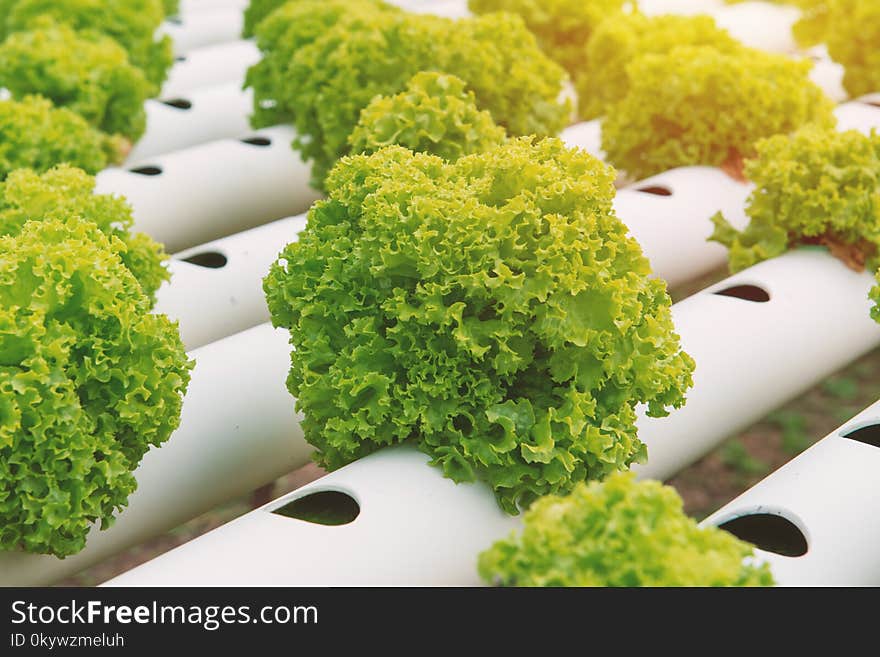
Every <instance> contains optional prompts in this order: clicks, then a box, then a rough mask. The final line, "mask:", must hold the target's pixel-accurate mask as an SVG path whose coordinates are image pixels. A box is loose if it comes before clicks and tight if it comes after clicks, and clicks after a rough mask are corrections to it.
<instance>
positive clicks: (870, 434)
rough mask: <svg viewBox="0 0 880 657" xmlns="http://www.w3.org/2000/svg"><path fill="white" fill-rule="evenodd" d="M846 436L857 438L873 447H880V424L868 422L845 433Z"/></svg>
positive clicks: (858, 440)
mask: <svg viewBox="0 0 880 657" xmlns="http://www.w3.org/2000/svg"><path fill="white" fill-rule="evenodd" d="M843 437H844V438H849V439H850V440H855V441H857V442H860V443H864V444H866V445H870V446H871V447H880V424H868V425H866V426H864V427H859V428H858V429H853V430H852V431H848V432H847V433H845V434H843Z"/></svg>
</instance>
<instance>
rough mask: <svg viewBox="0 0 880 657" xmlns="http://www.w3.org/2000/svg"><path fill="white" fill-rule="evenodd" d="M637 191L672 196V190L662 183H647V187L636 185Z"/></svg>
mask: <svg viewBox="0 0 880 657" xmlns="http://www.w3.org/2000/svg"><path fill="white" fill-rule="evenodd" d="M636 191H637V192H643V193H645V194H653V195H654V196H672V190H671V189H669V188H668V187H664V186H663V185H648V186H647V187H638V188H637V189H636Z"/></svg>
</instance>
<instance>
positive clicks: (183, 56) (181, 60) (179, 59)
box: [174, 55, 186, 64]
mask: <svg viewBox="0 0 880 657" xmlns="http://www.w3.org/2000/svg"><path fill="white" fill-rule="evenodd" d="M174 61H175V62H177V63H178V64H179V63H180V62H185V61H186V55H178V56H177V57H175V58H174Z"/></svg>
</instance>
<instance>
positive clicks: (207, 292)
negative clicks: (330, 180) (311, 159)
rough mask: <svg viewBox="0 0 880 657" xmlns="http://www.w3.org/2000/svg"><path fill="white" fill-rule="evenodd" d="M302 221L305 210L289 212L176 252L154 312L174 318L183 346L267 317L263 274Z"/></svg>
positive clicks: (190, 346)
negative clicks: (278, 219)
mask: <svg viewBox="0 0 880 657" xmlns="http://www.w3.org/2000/svg"><path fill="white" fill-rule="evenodd" d="M305 223H306V218H305V215H298V216H295V217H289V218H287V219H281V220H280V221H273V222H272V223H269V224H266V225H265V226H260V227H258V228H253V229H251V230H249V231H246V232H244V233H238V234H237V235H232V236H230V237H225V238H222V239H219V240H216V241H214V242H209V243H207V244H203V245H201V246H199V247H196V248H193V249H189V250H187V251H183V252H181V253H178V254H176V255H175V256H174V257H173V258H172V260H171V262H170V263H169V268H170V270H171V274H172V275H171V281H170V283H165V284H164V285H163V286H162V287H161V288H160V289H159V291H158V293H157V295H156V296H157V302H156V308H155V312H158V313H163V314H166V315H168V316H169V317H170V318H171V319H176V320H178V322H179V326H180V337H181V339H182V340H183V343H184V344H185V345H186V347H187V348H188V349H192V348H194V347H198V346H201V345H204V344H207V343H209V342H213V341H214V340H219V339H220V338H223V337H224V336H227V335H231V334H233V333H236V332H238V331H242V330H244V329H246V328H249V327H251V326H255V325H257V324H260V323H262V322H266V321H268V320H269V310H268V308H267V307H266V300H265V297H264V295H263V289H262V282H263V277H264V276H266V274H267V273H268V272H269V267H270V265H271V264H272V262H274V260H275V258H276V257H277V256H278V253H279V252H280V251H281V249H283V248H284V246H285V245H286V244H288V243H290V242H295V241H296V239H297V235H298V234H299V232H300V231H301V230H302V229H303V228H304V227H305ZM218 256H219V261H218ZM187 259H190V261H189V262H188V261H187ZM200 262H201V263H208V264H211V265H213V266H206V265H205V264H202V265H199V264H195V263H200ZM219 263H223V264H222V265H221V266H217V265H218V264H219Z"/></svg>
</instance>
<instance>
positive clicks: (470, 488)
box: [111, 250, 880, 586]
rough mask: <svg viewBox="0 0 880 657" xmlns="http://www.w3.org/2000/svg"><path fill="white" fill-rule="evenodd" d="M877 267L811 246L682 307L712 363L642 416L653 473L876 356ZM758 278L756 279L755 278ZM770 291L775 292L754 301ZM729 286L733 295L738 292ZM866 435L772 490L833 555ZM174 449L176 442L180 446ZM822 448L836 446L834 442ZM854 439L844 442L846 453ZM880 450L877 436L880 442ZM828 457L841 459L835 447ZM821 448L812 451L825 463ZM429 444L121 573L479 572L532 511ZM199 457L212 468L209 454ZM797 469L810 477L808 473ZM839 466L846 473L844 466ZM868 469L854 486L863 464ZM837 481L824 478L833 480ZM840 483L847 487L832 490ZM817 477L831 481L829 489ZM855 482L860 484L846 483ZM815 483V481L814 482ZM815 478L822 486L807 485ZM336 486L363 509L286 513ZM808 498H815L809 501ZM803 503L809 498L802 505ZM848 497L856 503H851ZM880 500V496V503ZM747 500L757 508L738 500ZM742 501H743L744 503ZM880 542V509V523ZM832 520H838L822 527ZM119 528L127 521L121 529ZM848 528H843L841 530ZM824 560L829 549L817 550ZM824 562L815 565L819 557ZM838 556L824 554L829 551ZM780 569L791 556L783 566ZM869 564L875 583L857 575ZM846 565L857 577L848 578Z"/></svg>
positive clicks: (859, 489) (245, 580)
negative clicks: (674, 399)
mask: <svg viewBox="0 0 880 657" xmlns="http://www.w3.org/2000/svg"><path fill="white" fill-rule="evenodd" d="M871 284H872V278H871V276H870V275H869V274H856V273H854V272H852V271H850V270H848V269H847V268H846V267H845V266H844V265H842V264H841V263H840V262H838V261H836V260H835V259H834V258H832V257H831V256H829V255H827V254H825V253H822V252H820V251H818V250H802V251H796V252H792V253H789V254H786V255H784V256H782V257H780V258H777V259H775V260H771V261H767V262H765V263H762V264H760V265H758V266H756V267H753V268H751V269H749V270H747V271H744V272H741V273H740V274H738V275H736V276H733V277H731V278H730V279H728V280H726V281H724V282H722V283H719V284H718V285H716V286H713V287H711V288H709V289H707V290H705V291H703V292H700V293H698V294H696V295H694V296H693V297H691V298H690V299H687V300H685V301H683V302H681V303H678V304H676V305H675V306H674V308H673V316H674V321H675V326H676V328H677V330H678V332H679V333H680V334H681V336H682V345H683V347H684V349H685V350H687V351H688V352H689V353H690V354H691V355H692V356H693V357H694V358H695V360H696V362H697V371H696V377H695V385H694V389H693V390H692V391H691V392H690V393H689V395H688V402H687V404H686V405H685V407H684V408H683V409H681V410H678V411H674V412H673V413H672V415H671V416H670V417H668V418H664V419H647V418H644V417H640V420H639V432H640V436H641V437H642V439H643V440H644V441H645V442H646V443H647V445H648V454H649V461H648V464H647V466H644V467H641V468H638V470H637V471H638V472H639V473H640V476H650V477H658V478H665V477H668V476H670V475H672V474H674V472H676V471H677V470H678V469H680V468H683V467H685V466H687V465H688V464H689V463H690V462H691V461H692V460H694V459H695V458H697V457H699V456H701V455H702V454H703V453H704V452H706V451H707V450H709V449H711V448H713V447H714V446H715V445H716V444H717V443H718V442H719V441H720V440H722V439H723V438H724V437H726V436H727V435H729V434H730V433H731V432H733V431H735V430H736V429H738V428H740V427H742V426H744V425H746V424H749V423H752V422H754V421H755V420H757V419H759V418H760V417H763V416H764V415H765V414H766V412H767V411H769V410H771V409H772V408H775V407H776V406H778V405H779V404H781V403H783V402H784V401H786V400H787V399H789V398H791V397H793V396H795V395H797V394H799V393H800V392H802V391H803V390H804V389H806V388H807V387H809V386H811V385H813V384H814V383H815V382H817V381H819V380H821V379H823V378H825V377H826V376H827V375H828V374H830V373H831V372H833V371H834V370H836V369H838V368H839V367H840V366H841V365H843V364H844V363H846V362H848V361H849V360H851V359H852V358H854V357H856V356H857V355H859V354H860V353H864V352H865V351H867V350H869V349H871V348H873V347H875V346H876V345H877V344H880V326H878V325H876V324H875V323H874V322H873V321H872V320H871V319H870V317H869V315H868V309H869V303H868V300H867V290H868V289H869V287H870V286H871ZM743 286H754V287H753V288H746V289H745V291H743ZM755 288H757V289H758V290H762V291H764V292H765V293H767V294H768V295H769V297H770V298H769V300H768V301H751V300H747V299H743V298H739V297H737V296H727V295H728V294H736V293H737V291H738V290H739V293H740V294H743V295H744V296H749V297H752V298H755V297H756V295H755ZM722 293H723V294H722ZM864 448H865V446H864V445H859V446H855V447H853V446H846V449H849V452H848V454H849V455H850V456H849V457H848V458H846V459H843V458H839V457H838V458H835V459H829V458H827V457H828V456H829V453H828V452H820V453H818V454H816V455H815V456H814V457H802V458H801V459H800V461H801V462H803V461H804V460H809V462H810V463H811V464H812V466H811V468H810V469H811V473H810V475H811V476H813V474H814V473H815V472H816V471H820V470H822V469H823V468H824V469H825V471H826V472H825V473H824V474H823V475H822V476H820V477H813V478H812V479H808V480H805V481H803V482H802V483H800V485H798V486H797V487H796V490H797V491H799V492H800V493H802V495H801V496H799V497H794V496H791V495H787V494H785V495H784V494H782V493H775V494H776V497H773V495H768V496H767V499H768V500H773V501H774V503H776V504H777V505H779V506H780V508H785V509H796V511H792V513H793V514H794V513H797V514H798V516H797V517H798V518H799V519H800V520H801V521H804V522H805V520H804V519H805V518H808V519H809V520H810V523H811V524H808V525H807V528H808V529H809V531H810V532H812V534H811V536H812V538H813V541H814V543H815V544H816V545H818V544H819V543H820V540H819V534H820V533H822V538H823V540H825V541H828V544H829V546H830V547H829V548H828V550H827V551H826V552H825V553H822V554H824V556H823V557H822V559H825V560H830V559H833V558H834V557H833V556H829V555H833V554H834V552H833V549H834V548H839V547H840V545H839V543H840V542H841V540H845V539H847V538H848V539H853V538H854V537H855V536H858V532H859V528H860V525H861V524H862V523H863V522H864V520H863V517H862V515H863V513H864V509H865V507H864V506H862V507H861V508H860V509H859V510H857V508H858V507H856V506H855V504H854V503H855V502H856V501H857V500H858V498H859V497H860V496H864V495H868V494H870V491H869V489H868V486H869V485H870V484H871V483H873V481H875V480H874V479H873V478H872V476H871V469H870V468H869V467H868V466H867V465H863V466H861V467H859V468H858V470H857V471H854V470H853V469H852V466H853V464H854V462H857V461H858V456H859V454H860V452H859V451H858V450H862V451H864ZM166 449H167V448H166ZM820 449H821V448H820ZM846 449H843V448H841V451H846ZM872 449H874V448H872ZM823 457H825V458H823ZM871 457H873V459H874V460H873V461H871V464H872V465H873V466H874V467H876V465H878V464H880V460H878V454H877V453H876V450H875V452H873V453H870V454H869V453H867V452H865V454H864V455H863V458H865V459H866V460H867V459H868V458H871ZM810 459H812V460H810ZM426 461H427V458H426V457H425V456H424V455H421V454H419V453H418V452H416V451H415V450H413V449H400V448H397V449H385V450H382V451H381V452H379V453H376V454H375V455H373V456H370V457H367V458H365V459H362V460H361V461H358V462H356V463H354V464H352V465H349V466H347V467H345V468H342V469H340V470H339V471H337V472H335V473H332V474H329V475H327V476H325V477H323V478H321V479H320V480H318V481H316V482H314V483H313V484H310V485H308V486H305V487H303V488H301V489H299V490H297V491H295V492H293V493H291V494H289V495H286V496H284V497H282V498H280V499H278V500H276V501H274V502H272V503H270V504H268V505H266V506H265V507H263V508H261V509H258V510H256V511H253V512H251V513H248V514H246V515H244V516H242V517H241V518H239V519H237V520H234V521H232V522H230V523H229V524H227V525H224V526H223V527H220V528H219V529H216V530H214V531H212V532H209V533H208V534H206V535H204V536H202V537H200V538H197V539H195V540H193V541H190V542H189V543H186V544H184V545H182V546H180V547H178V548H176V549H174V550H172V551H170V552H168V553H166V554H164V555H162V556H160V557H158V558H156V559H154V560H152V561H150V562H148V563H146V564H144V565H142V566H140V567H138V568H135V569H134V570H132V571H129V572H128V573H125V574H123V575H121V576H119V577H118V578H116V579H114V580H112V581H111V583H112V584H120V585H171V584H174V585H184V586H189V585H209V584H210V585H329V586H332V585H359V584H373V585H404V584H406V585H467V584H475V583H477V581H478V580H477V575H476V557H477V554H478V553H479V551H480V550H482V549H485V548H486V547H488V546H489V545H490V544H491V542H492V541H493V540H496V539H498V538H500V537H502V536H504V535H505V534H506V533H507V532H508V531H510V530H511V529H512V528H513V527H515V526H516V524H517V523H518V521H519V520H518V519H516V518H508V517H506V516H505V515H504V514H503V513H502V512H501V511H500V510H499V509H498V507H497V505H496V503H495V501H494V499H493V498H492V495H491V493H490V491H489V490H488V489H487V488H486V487H484V486H481V485H456V484H454V483H453V482H452V481H450V480H448V479H444V478H443V477H442V475H441V473H440V472H439V470H437V469H436V468H432V467H430V466H428V465H427V464H426ZM193 465H196V464H193ZM797 467H798V466H797V465H796V466H794V472H793V473H792V474H791V475H790V476H789V477H788V479H787V480H786V481H784V482H783V485H780V486H778V487H776V488H775V489H774V491H776V490H777V489H780V490H781V489H784V488H785V486H786V485H788V481H789V480H792V479H794V480H796V479H797V476H798V473H803V472H804V471H805V470H806V469H807V468H801V469H800V470H798V469H797ZM832 473H833V474H832ZM854 474H855V475H857V477H858V481H857V482H856V483H854V484H850V481H849V480H850V478H851V477H852V475H854ZM823 483H824V484H825V485H822V484H823ZM832 483H833V484H834V485H835V486H836V488H837V490H829V487H830V486H831V485H832ZM815 485H817V486H815ZM848 485H851V486H852V488H851V489H850V490H848V491H844V490H842V489H843V487H845V486H848ZM814 486H815V487H814ZM810 489H812V493H811V494H809V495H808V494H807V493H806V491H807V490H810ZM321 491H340V492H342V493H345V494H347V495H348V496H350V497H351V498H353V499H354V500H355V501H356V502H357V504H358V505H359V507H360V514H359V515H358V516H357V519H356V520H354V521H353V522H351V523H349V524H344V525H341V526H325V525H319V524H314V523H311V522H307V521H304V520H296V519H293V518H289V517H285V516H282V515H279V514H277V513H273V511H276V510H278V509H281V508H282V507H285V506H286V505H288V504H289V503H290V502H292V501H293V500H297V499H301V498H304V497H307V496H310V495H313V494H315V493H318V492H321ZM799 500H800V501H799ZM795 504H798V505H799V506H792V505H795ZM847 504H849V505H851V508H850V510H849V512H848V513H846V514H843V515H842V514H841V510H842V508H843V507H845V506H846V505H847ZM873 504H875V505H876V504H877V501H874V502H873ZM734 505H735V507H736V508H737V509H743V508H745V509H751V508H752V507H753V506H754V504H752V503H751V499H750V498H748V497H746V499H745V501H743V500H742V498H741V500H738V501H736V502H734ZM741 512H742V511H734V512H731V513H741ZM869 524H870V525H871V529H870V533H871V536H870V537H871V538H872V541H873V542H871V543H870V545H871V546H872V547H874V548H876V546H877V545H878V544H880V543H878V542H877V539H878V538H880V535H878V532H880V517H878V518H877V519H872V520H870V521H869ZM820 529H823V530H824V531H823V532H820ZM111 531H113V530H111ZM835 532H841V533H842V537H843V538H842V539H841V540H835V538H834V534H835ZM840 554H841V555H843V556H844V557H845V558H850V559H852V560H855V559H856V558H857V557H860V558H861V560H862V561H861V564H862V566H864V565H865V564H864V562H865V560H870V559H873V560H874V563H873V568H871V569H863V570H861V571H860V568H859V565H857V564H852V563H851V564H848V565H847V566H845V567H843V566H840V567H838V568H837V569H836V570H834V569H831V570H830V571H829V574H827V575H824V576H823V577H825V581H827V582H832V583H853V582H854V581H858V582H860V583H863V584H864V583H880V572H878V568H877V566H878V565H880V564H877V563H876V561H878V559H876V557H875V555H874V553H873V552H872V551H871V550H870V549H868V548H865V549H859V548H858V547H850V548H849V549H848V550H845V551H843V552H841V553H840ZM816 559H817V562H818V560H819V557H816ZM817 562H814V564H815V563H817ZM823 563H824V562H823ZM774 566H776V563H775V562H774ZM856 571H860V572H861V579H859V580H854V579H852V578H849V579H846V578H844V577H843V574H842V573H845V572H849V573H854V572H856ZM811 573H812V568H811V567H810V566H809V565H806V566H803V567H799V568H795V567H794V566H792V567H789V568H788V569H787V570H786V569H781V570H780V571H779V572H778V573H777V575H778V576H779V578H780V581H781V582H783V583H789V584H791V583H805V582H808V581H811V580H810V577H811ZM837 576H840V578H841V580H842V581H841V580H838V579H837Z"/></svg>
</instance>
